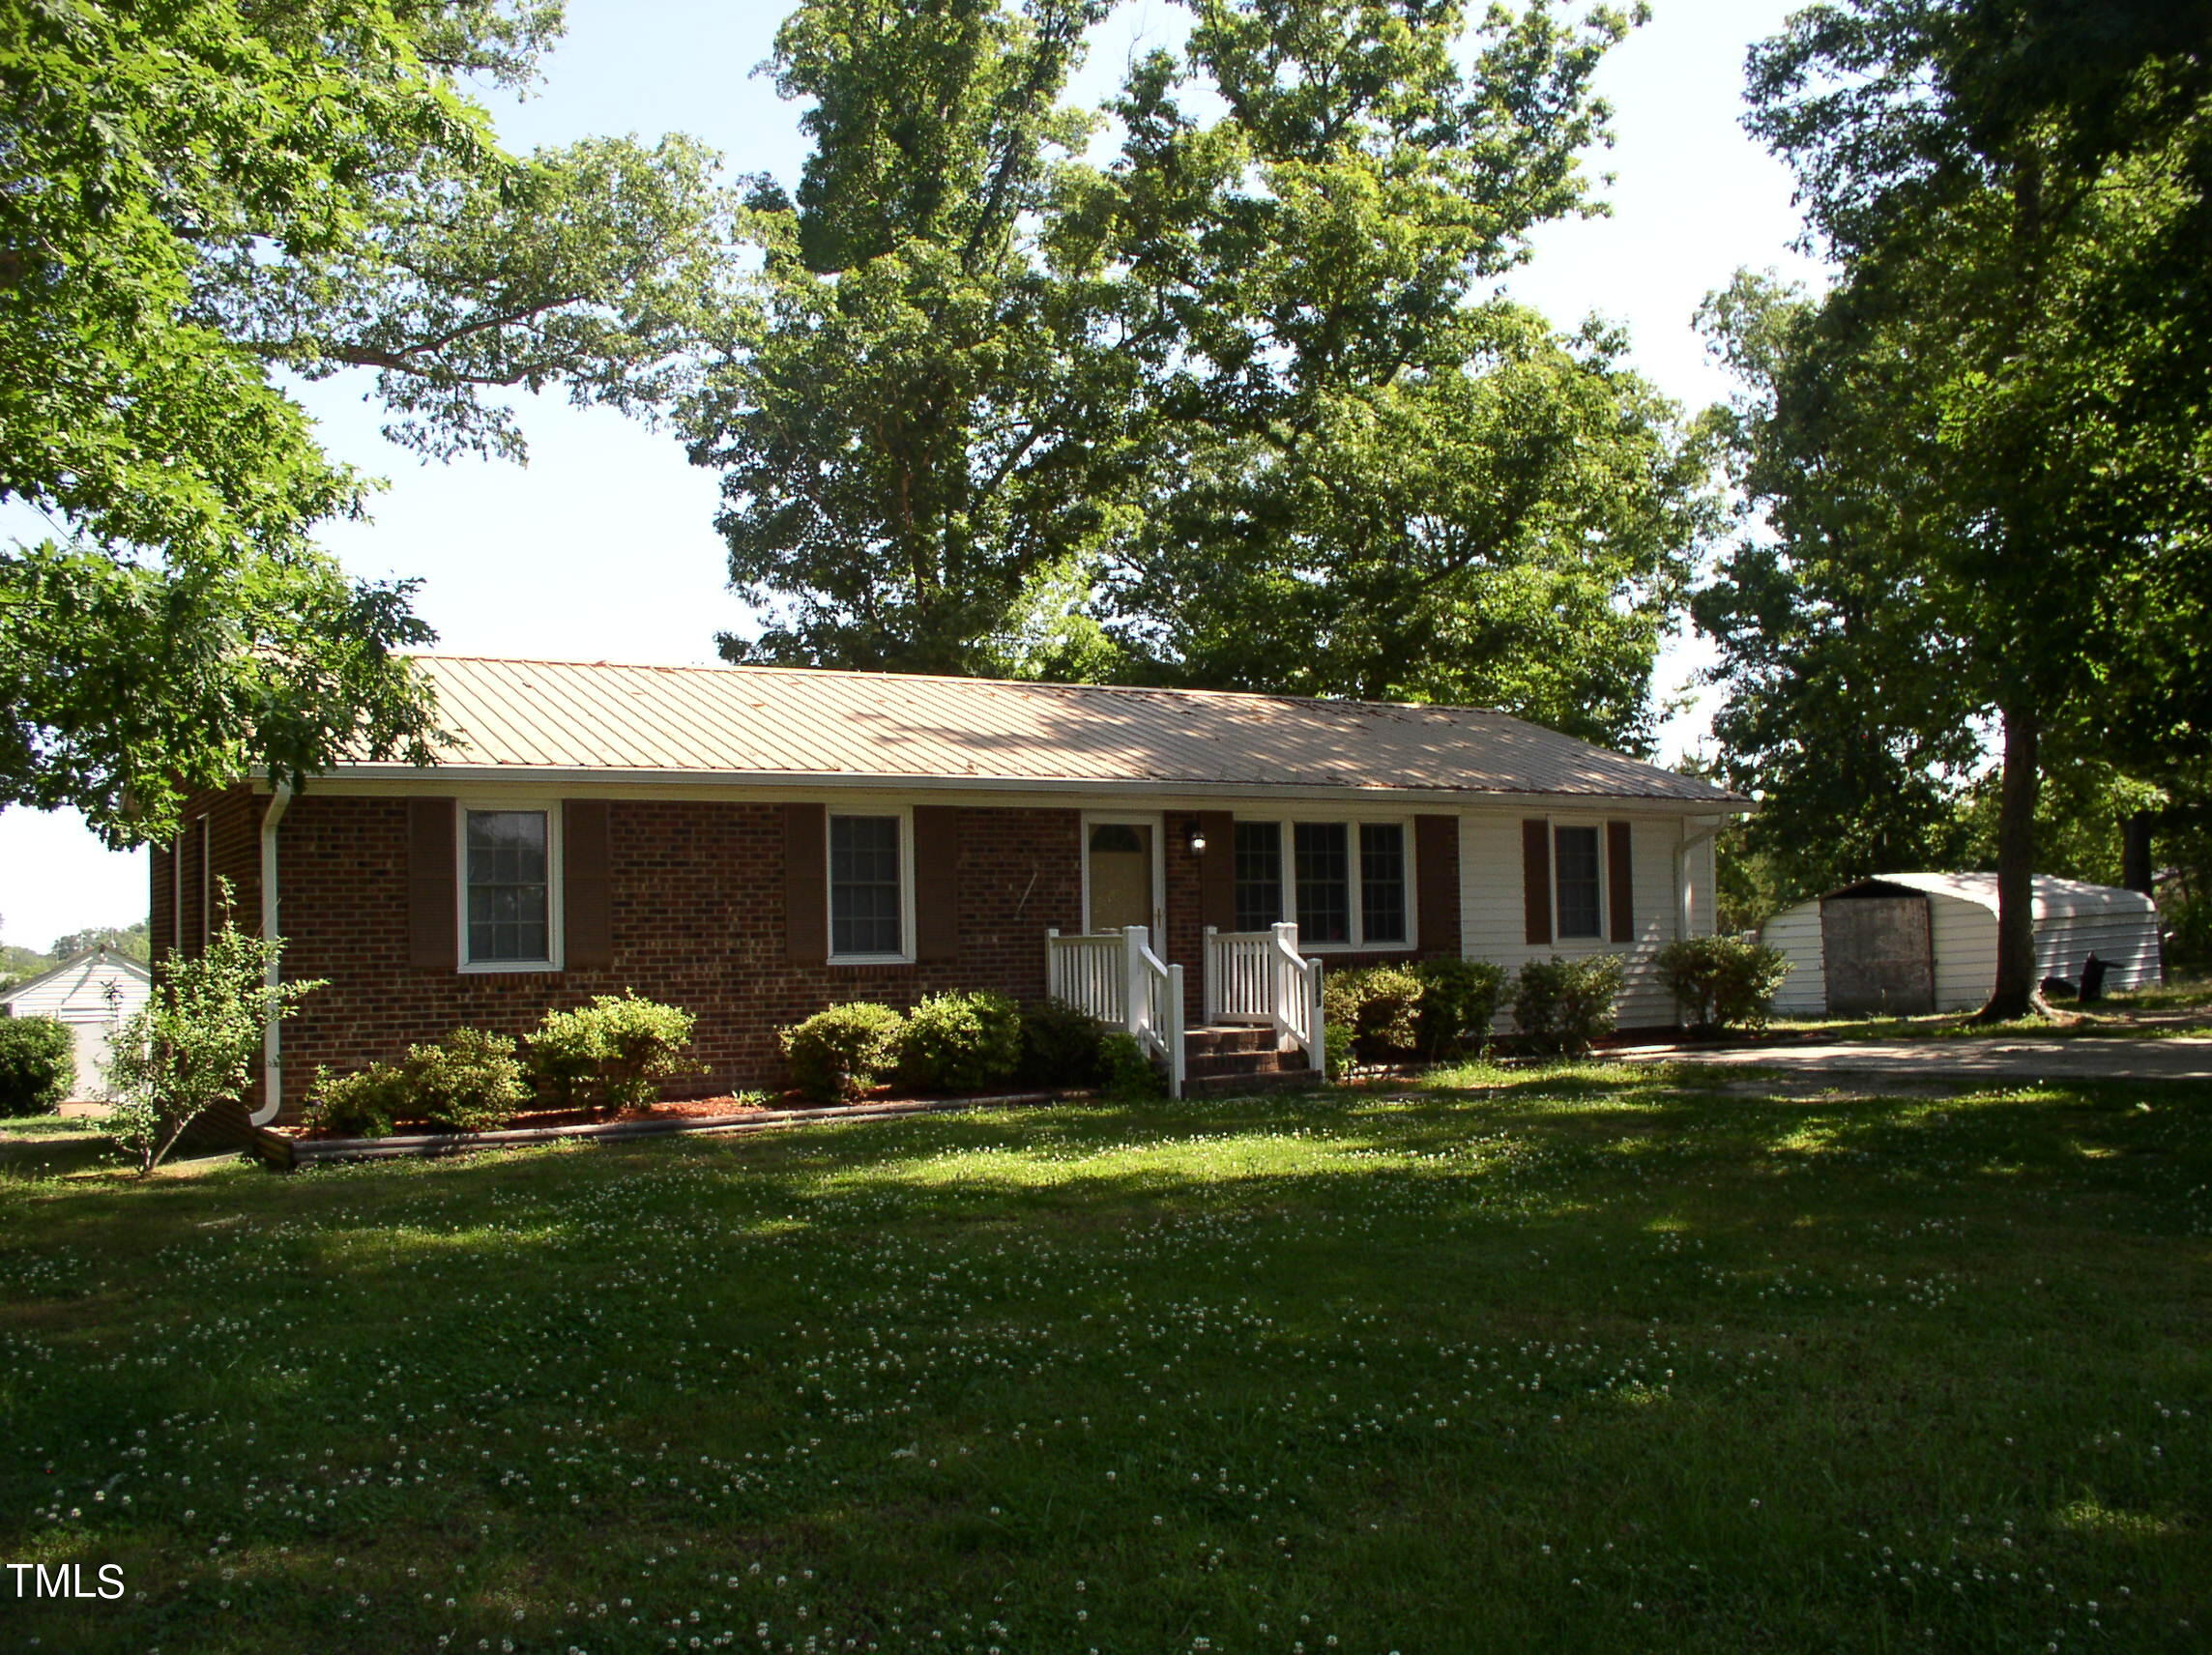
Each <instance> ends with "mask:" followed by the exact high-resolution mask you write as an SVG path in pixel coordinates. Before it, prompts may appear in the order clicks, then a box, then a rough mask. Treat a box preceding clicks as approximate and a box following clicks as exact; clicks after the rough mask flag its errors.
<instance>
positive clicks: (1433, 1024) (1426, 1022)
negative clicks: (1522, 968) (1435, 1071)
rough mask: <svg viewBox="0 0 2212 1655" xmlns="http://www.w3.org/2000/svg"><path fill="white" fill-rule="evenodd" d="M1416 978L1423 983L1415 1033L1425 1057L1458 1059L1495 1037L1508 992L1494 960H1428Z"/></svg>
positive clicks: (1416, 970) (1415, 1010) (1415, 971)
mask: <svg viewBox="0 0 2212 1655" xmlns="http://www.w3.org/2000/svg"><path fill="white" fill-rule="evenodd" d="M1413 974H1414V975H1415V976H1416V977H1418V978H1419V979H1420V982H1421V994H1420V1000H1419V1002H1417V1003H1416V1004H1415V1006H1414V1008H1413V1035H1414V1044H1415V1045H1416V1046H1417V1047H1418V1048H1419V1050H1420V1054H1421V1056H1422V1057H1424V1058H1428V1059H1432V1060H1436V1059H1443V1058H1450V1057H1455V1056H1457V1055H1458V1054H1459V1053H1460V1052H1462V1051H1464V1050H1467V1049H1469V1048H1470V1047H1478V1046H1480V1045H1481V1044H1482V1042H1483V1041H1484V1040H1485V1039H1487V1038H1488V1037H1489V1034H1490V1025H1491V1021H1492V1019H1494V1018H1495V1017H1496V1016H1497V1015H1498V1002H1499V998H1500V997H1501V996H1502V995H1503V993H1504V991H1505V973H1504V972H1503V971H1501V970H1500V969H1499V967H1497V966H1494V965H1492V964H1491V963H1490V962H1489V961H1488V960H1423V961H1422V962H1421V963H1420V964H1419V965H1417V966H1415V967H1414V968H1413Z"/></svg>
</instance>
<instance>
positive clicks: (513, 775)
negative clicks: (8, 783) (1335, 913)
mask: <svg viewBox="0 0 2212 1655" xmlns="http://www.w3.org/2000/svg"><path fill="white" fill-rule="evenodd" d="M252 784H253V790H254V792H256V793H260V794H266V793H268V792H269V791H270V784H269V779H268V777H267V776H266V775H265V774H256V775H254V776H253V777H252ZM497 784H506V785H513V784H526V785H529V786H532V787H537V788H540V789H542V788H547V787H551V788H558V789H562V790H578V791H582V792H584V793H587V794H589V793H599V792H622V791H628V790H635V789H640V788H651V789H654V790H655V791H658V790H662V789H666V790H669V791H671V792H676V793H684V792H702V793H704V792H713V793H716V794H736V793H743V794H750V795H760V794H786V795H792V796H815V795H819V794H821V793H824V792H830V793H848V792H849V793H867V794H888V793H922V794H939V793H956V794H975V795H983V794H993V795H1020V796H1035V795H1050V796H1054V797H1073V798H1087V799H1100V798H1111V799H1127V798H1145V799H1148V800H1159V801H1171V800H1178V799H1188V800H1194V801H1196V800H1214V799H1266V800H1270V801H1281V802H1290V803H1336V804H1346V803H1358V804H1362V805H1367V806H1370V807H1373V806H1384V805H1391V804H1404V805H1441V806H1449V807H1454V808H1466V807H1470V806H1479V805H1492V806H1510V807H1527V808H1545V809H1558V810H1591V809H1602V808H1604V807H1606V806H1608V805H1617V806H1622V807H1630V808H1634V809H1637V810H1642V811H1652V812H1659V813H1663V814H1668V815H1683V816H1711V815H1722V816H1733V815H1746V814H1749V813H1750V812H1752V811H1754V810H1756V809H1757V806H1756V805H1755V804H1754V803H1753V802H1752V801H1751V800H1750V799H1748V798H1741V797H1739V796H1736V795H1733V794H1721V793H1716V794H1713V795H1710V796H1708V797H1705V798H1681V797H1679V796H1675V795H1669V794H1658V793H1653V794H1640V793H1626V792H1599V791H1595V790H1592V791H1589V792H1564V791H1557V790H1554V791H1537V790H1534V789H1515V788H1430V787H1388V786H1376V785H1373V784H1368V783H1353V782H1337V783H1303V784H1285V783H1278V782H1236V781H1194V780H1189V779H1186V778H1181V777H1150V776H1131V777H1115V778H1110V779H1065V778H1038V777H1033V776H943V775H895V774H893V775H886V774H859V773H853V772H842V771H832V772H824V771H806V770H792V771H769V770H659V769H564V768H555V767H545V768H538V767H535V766H532V767H525V766H517V765H439V766H435V767H432V768H423V767H421V766H414V765H374V764H364V765H348V766H345V767H344V768H343V769H337V770H333V771H331V772H329V773H327V774H325V775H321V776H317V777H315V778H314V779H313V781H312V782H311V783H310V784H309V788H308V791H322V792H350V791H353V790H354V789H355V788H356V787H359V788H361V789H362V790H363V791H367V792H375V793H389V792H393V791H395V790H399V789H406V790H412V791H417V792H429V793H436V794H445V793H459V792H465V791H468V790H471V789H478V788H482V787H484V786H486V785H497Z"/></svg>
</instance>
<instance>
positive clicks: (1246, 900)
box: [1236, 822, 1283, 931]
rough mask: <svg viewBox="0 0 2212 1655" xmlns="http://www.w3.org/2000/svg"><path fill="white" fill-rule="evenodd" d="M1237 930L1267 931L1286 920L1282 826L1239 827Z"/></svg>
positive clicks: (1254, 824) (1255, 824) (1244, 824)
mask: <svg viewBox="0 0 2212 1655" xmlns="http://www.w3.org/2000/svg"><path fill="white" fill-rule="evenodd" d="M1236 839H1237V871H1236V881H1237V930H1239V931H1265V930H1266V929H1267V928H1268V927H1269V926H1270V925H1273V924H1274V923H1275V922H1276V921H1278V920H1280V919H1281V918H1282V917H1283V825H1282V824H1281V823H1280V822H1239V823H1237V833H1236Z"/></svg>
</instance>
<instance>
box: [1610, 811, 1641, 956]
mask: <svg viewBox="0 0 2212 1655" xmlns="http://www.w3.org/2000/svg"><path fill="white" fill-rule="evenodd" d="M1629 842H1630V841H1629V832H1628V824H1627V823H1625V822H1608V823H1607V824H1606V825H1605V869H1606V886H1607V890H1606V895H1607V899H1608V906H1609V907H1611V908H1612V910H1613V914H1612V919H1613V927H1612V929H1613V940H1614V941H1615V943H1633V942H1635V941H1636V874H1635V864H1634V862H1633V861H1632V860H1631V859H1630V854H1629Z"/></svg>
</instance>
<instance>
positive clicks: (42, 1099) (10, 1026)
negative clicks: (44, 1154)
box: [0, 1017, 76, 1116]
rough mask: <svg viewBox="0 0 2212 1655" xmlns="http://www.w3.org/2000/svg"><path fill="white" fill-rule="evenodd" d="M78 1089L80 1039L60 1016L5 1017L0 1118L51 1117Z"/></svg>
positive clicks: (0, 1022)
mask: <svg viewBox="0 0 2212 1655" xmlns="http://www.w3.org/2000/svg"><path fill="white" fill-rule="evenodd" d="M75 1085H76V1038H75V1036H74V1035H73V1034H72V1033H71V1032H70V1027H69V1025H68V1024H66V1023H64V1022H63V1021H62V1020H61V1019H60V1018H58V1017H0V1116H16V1115H51V1114H52V1113H53V1112H54V1111H55V1110H57V1109H59V1108H61V1106H62V1105H63V1104H65V1103H67V1102H68V1101H69V1094H70V1089H71V1088H72V1087H73V1086H75Z"/></svg>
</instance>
